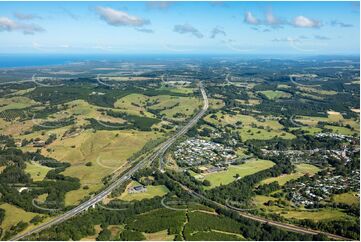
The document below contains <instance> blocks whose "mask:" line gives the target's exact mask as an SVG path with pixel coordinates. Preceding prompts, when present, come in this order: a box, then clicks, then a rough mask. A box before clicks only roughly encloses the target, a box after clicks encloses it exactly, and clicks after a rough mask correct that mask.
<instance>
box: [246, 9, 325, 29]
mask: <svg viewBox="0 0 361 242" xmlns="http://www.w3.org/2000/svg"><path fill="white" fill-rule="evenodd" d="M244 22H245V23H247V24H250V25H254V26H255V25H257V26H265V27H271V28H283V26H285V25H291V26H294V27H298V28H319V27H321V22H320V21H318V20H315V19H311V18H307V17H305V16H297V17H295V18H294V19H293V21H292V22H290V21H287V20H283V19H280V18H278V17H276V16H275V15H274V14H273V13H272V11H271V10H269V11H267V12H266V13H265V17H264V19H258V18H256V17H255V16H254V15H253V14H252V13H251V12H245V14H244ZM255 30H258V29H255Z"/></svg>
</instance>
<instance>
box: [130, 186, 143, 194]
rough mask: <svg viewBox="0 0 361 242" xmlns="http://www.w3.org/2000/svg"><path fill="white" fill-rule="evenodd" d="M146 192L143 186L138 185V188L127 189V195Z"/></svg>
mask: <svg viewBox="0 0 361 242" xmlns="http://www.w3.org/2000/svg"><path fill="white" fill-rule="evenodd" d="M146 191H147V188H146V187H145V186H143V185H138V186H134V187H129V188H128V193H130V194H132V193H141V192H146Z"/></svg>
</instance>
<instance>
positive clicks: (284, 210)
mask: <svg viewBox="0 0 361 242" xmlns="http://www.w3.org/2000/svg"><path fill="white" fill-rule="evenodd" d="M276 200H278V198H274V197H270V196H261V195H256V196H255V197H254V198H253V203H254V204H255V205H256V206H257V208H259V209H262V210H263V211H265V212H266V213H268V214H269V213H275V214H279V215H280V216H282V217H284V218H287V219H295V220H301V219H310V220H313V221H315V222H317V221H320V220H339V219H346V220H348V219H352V216H349V215H347V213H345V212H344V211H342V210H341V209H334V208H322V209H317V210H316V209H315V210H313V209H312V210H311V209H309V210H308V209H304V208H299V209H296V208H294V207H291V206H290V203H288V204H289V205H288V206H285V207H278V206H275V205H273V206H266V205H264V203H266V202H268V201H276Z"/></svg>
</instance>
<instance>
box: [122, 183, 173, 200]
mask: <svg viewBox="0 0 361 242" xmlns="http://www.w3.org/2000/svg"><path fill="white" fill-rule="evenodd" d="M137 185H139V183H137V182H134V181H133V182H131V183H130V184H129V185H128V187H132V186H137ZM128 187H127V188H128ZM146 188H147V191H146V192H141V193H132V194H131V193H128V191H127V190H126V191H125V192H123V193H122V194H121V195H120V196H119V197H118V198H119V199H121V200H124V201H134V200H143V199H150V198H153V197H156V196H159V197H163V196H165V195H166V194H167V193H168V192H169V190H168V188H167V187H166V186H163V185H159V186H146Z"/></svg>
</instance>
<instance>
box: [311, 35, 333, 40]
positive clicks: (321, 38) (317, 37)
mask: <svg viewBox="0 0 361 242" xmlns="http://www.w3.org/2000/svg"><path fill="white" fill-rule="evenodd" d="M314 37H315V39H318V40H330V38H329V37H327V36H322V35H315V36H314Z"/></svg>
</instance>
